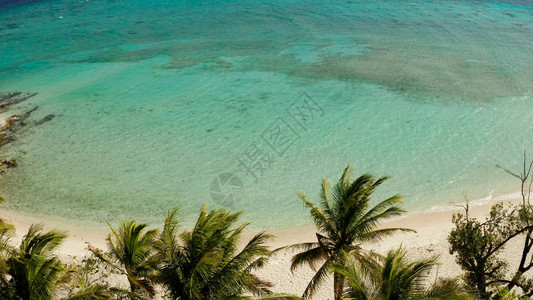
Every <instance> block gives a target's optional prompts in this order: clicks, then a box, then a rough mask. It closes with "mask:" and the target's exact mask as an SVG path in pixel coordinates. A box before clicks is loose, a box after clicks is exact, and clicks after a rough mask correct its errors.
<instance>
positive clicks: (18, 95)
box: [0, 92, 37, 110]
mask: <svg viewBox="0 0 533 300" xmlns="http://www.w3.org/2000/svg"><path fill="white" fill-rule="evenodd" d="M35 95H37V93H22V92H14V93H7V94H0V110H2V109H4V108H7V107H10V106H13V105H16V104H19V103H21V102H23V101H26V100H28V99H30V98H31V97H33V96H35Z"/></svg>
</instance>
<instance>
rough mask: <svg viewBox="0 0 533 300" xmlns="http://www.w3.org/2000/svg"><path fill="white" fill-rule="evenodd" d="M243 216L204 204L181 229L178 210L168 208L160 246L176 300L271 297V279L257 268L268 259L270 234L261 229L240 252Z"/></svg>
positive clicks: (163, 274) (165, 279) (163, 271)
mask: <svg viewBox="0 0 533 300" xmlns="http://www.w3.org/2000/svg"><path fill="white" fill-rule="evenodd" d="M240 215H241V213H231V212H227V211H225V210H221V209H215V210H211V211H207V207H206V206H204V208H203V209H202V210H201V211H200V215H199V217H198V220H197V222H196V225H195V227H194V229H193V230H192V231H185V232H183V233H181V234H178V222H177V221H176V219H175V217H176V211H171V212H170V213H169V215H168V217H167V219H166V221H165V227H164V229H163V232H162V233H161V237H160V241H159V243H158V245H157V248H158V252H159V260H160V261H161V262H162V265H161V266H160V272H159V281H160V283H161V284H162V285H163V286H164V287H165V289H166V290H167V291H168V293H169V295H170V296H171V299H180V300H188V299H191V300H192V299H195V300H200V299H247V298H249V297H245V296H243V294H244V293H246V292H248V293H251V294H254V295H258V296H269V294H270V291H269V290H268V287H270V283H268V282H265V281H262V280H261V279H259V278H258V277H257V276H255V275H253V273H252V272H253V271H254V270H256V269H257V268H260V267H262V266H263V265H264V263H265V262H266V261H267V259H268V257H269V255H270V251H269V250H268V249H267V247H266V246H265V242H266V241H268V240H269V239H270V238H271V236H270V235H268V234H266V233H259V234H257V235H255V236H254V237H253V238H252V239H251V240H250V241H249V242H248V243H247V244H246V245H245V246H244V248H243V249H242V250H241V251H238V242H239V239H240V237H241V235H242V231H243V230H244V229H245V227H246V226H247V225H248V224H246V223H245V224H242V225H240V226H237V227H235V226H234V225H235V223H236V222H237V221H238V219H239V216H240ZM271 297H275V296H271ZM280 297H282V298H280V299H289V298H287V296H284V295H280ZM270 299H274V298H270Z"/></svg>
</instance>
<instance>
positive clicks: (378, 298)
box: [333, 248, 471, 300]
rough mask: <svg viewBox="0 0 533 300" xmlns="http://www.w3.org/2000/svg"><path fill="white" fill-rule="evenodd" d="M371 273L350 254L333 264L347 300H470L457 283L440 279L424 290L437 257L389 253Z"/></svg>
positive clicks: (398, 250)
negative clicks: (342, 280) (412, 257)
mask: <svg viewBox="0 0 533 300" xmlns="http://www.w3.org/2000/svg"><path fill="white" fill-rule="evenodd" d="M382 260H383V262H382V264H380V265H376V266H375V267H374V268H372V270H371V271H368V269H366V267H362V264H361V263H360V262H359V261H358V260H357V258H356V257H355V256H353V255H347V257H346V259H345V262H344V264H338V263H336V264H334V265H333V270H334V271H335V272H338V273H339V274H342V275H343V276H344V277H345V278H346V280H347V282H348V285H349V286H348V288H347V289H345V291H344V296H345V297H346V298H347V299H354V300H414V299H450V300H451V299H471V298H470V297H469V296H468V295H467V293H465V292H463V290H464V289H463V288H462V287H461V286H460V284H459V282H458V281H457V280H453V279H450V280H444V281H442V282H441V283H439V284H435V285H432V286H430V287H429V288H426V286H427V284H426V282H425V280H424V279H426V278H427V274H428V273H429V272H430V271H431V269H432V268H433V267H434V266H435V265H436V264H437V257H433V258H429V259H422V260H416V261H412V262H410V261H408V260H407V258H406V251H405V250H403V249H402V248H399V249H396V250H391V251H389V252H388V254H387V256H386V257H385V258H383V259H382Z"/></svg>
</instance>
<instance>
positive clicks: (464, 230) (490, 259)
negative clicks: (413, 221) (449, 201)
mask: <svg viewBox="0 0 533 300" xmlns="http://www.w3.org/2000/svg"><path fill="white" fill-rule="evenodd" d="M452 221H453V223H454V224H455V228H454V229H453V230H452V231H451V232H450V234H449V236H448V242H449V244H450V254H455V255H456V261H457V263H458V264H459V266H461V268H463V270H465V272H466V273H465V281H466V283H467V284H468V285H470V286H472V287H475V289H476V291H477V293H478V296H479V297H480V298H482V299H489V298H490V297H491V295H492V294H494V293H495V292H497V290H498V289H499V287H500V286H501V285H503V284H506V283H507V281H506V280H504V278H505V275H506V273H507V270H508V269H507V262H505V261H504V260H502V259H501V258H500V257H498V254H499V253H500V252H501V250H503V249H504V247H505V244H506V243H507V242H508V241H509V240H510V239H512V238H514V237H516V236H518V235H519V234H521V233H523V232H526V231H527V230H528V228H529V226H527V225H526V224H525V223H524V217H523V211H522V209H521V208H514V207H510V208H504V206H503V204H502V203H498V204H495V205H493V206H492V208H491V211H490V214H489V216H488V217H487V218H486V220H485V222H483V223H482V222H480V221H479V220H477V219H473V218H469V217H468V215H463V214H460V213H458V214H455V215H454V216H453V219H452Z"/></svg>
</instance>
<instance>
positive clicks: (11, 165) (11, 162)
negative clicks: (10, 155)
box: [0, 159, 17, 168]
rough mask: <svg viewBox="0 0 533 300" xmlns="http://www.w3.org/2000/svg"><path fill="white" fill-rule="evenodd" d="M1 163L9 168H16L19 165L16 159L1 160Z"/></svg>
mask: <svg viewBox="0 0 533 300" xmlns="http://www.w3.org/2000/svg"><path fill="white" fill-rule="evenodd" d="M0 164H2V165H4V166H6V167H7V168H14V167H16V166H17V162H16V161H15V160H14V159H10V160H3V161H0Z"/></svg>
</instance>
